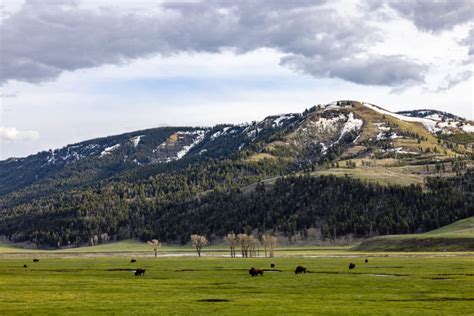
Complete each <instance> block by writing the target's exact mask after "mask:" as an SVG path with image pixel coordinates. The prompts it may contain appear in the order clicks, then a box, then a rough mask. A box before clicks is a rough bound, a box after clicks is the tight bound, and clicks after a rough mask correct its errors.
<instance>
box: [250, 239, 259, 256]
mask: <svg viewBox="0 0 474 316" xmlns="http://www.w3.org/2000/svg"><path fill="white" fill-rule="evenodd" d="M247 238H248V249H249V255H250V258H254V257H257V250H258V239H257V238H255V237H253V236H252V235H250V236H248V237H247Z"/></svg>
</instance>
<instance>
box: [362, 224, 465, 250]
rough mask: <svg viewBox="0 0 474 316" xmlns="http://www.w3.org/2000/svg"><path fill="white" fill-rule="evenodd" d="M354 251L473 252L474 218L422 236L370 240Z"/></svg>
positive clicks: (383, 237)
mask: <svg viewBox="0 0 474 316" xmlns="http://www.w3.org/2000/svg"><path fill="white" fill-rule="evenodd" d="M356 250H371V251H474V217H470V218H466V219H463V220H459V221H457V222H454V223H452V224H450V225H447V226H444V227H441V228H438V229H435V230H432V231H430V232H427V233H424V234H409V235H389V236H381V237H375V238H370V239H368V240H366V241H364V242H363V243H362V244H360V245H359V246H357V247H356Z"/></svg>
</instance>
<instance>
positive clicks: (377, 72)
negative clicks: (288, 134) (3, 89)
mask: <svg viewBox="0 0 474 316" xmlns="http://www.w3.org/2000/svg"><path fill="white" fill-rule="evenodd" d="M328 3H329V2H326V1H323V0H320V1H305V0H301V1H296V0H295V1H276V0H275V1H258V2H257V1H250V0H242V1H236V2H230V1H229V2H227V1H206V2H193V3H171V4H170V3H167V4H163V5H161V6H157V7H153V10H150V12H147V14H143V13H137V12H131V11H130V12H129V11H123V10H122V11H119V10H115V9H113V8H100V7H99V8H97V9H96V10H92V9H84V8H81V7H80V6H78V4H77V3H76V2H67V1H61V0H58V1H55V2H54V5H51V4H50V3H49V2H48V4H44V3H43V2H42V3H40V2H37V1H32V0H30V1H27V2H26V3H25V4H24V6H23V7H22V8H21V9H20V10H19V11H17V12H15V13H13V14H11V15H9V16H8V17H7V18H6V19H5V20H4V21H3V23H2V25H1V26H2V29H3V34H4V38H3V41H2V46H1V47H0V54H2V55H3V58H2V60H0V63H1V66H2V72H1V74H0V84H2V83H5V82H7V81H9V80H18V81H25V82H31V83H39V82H43V81H47V80H54V79H56V78H57V77H58V76H60V75H61V74H62V73H63V72H65V71H75V70H78V69H86V68H94V67H99V66H102V65H106V64H123V63H127V62H129V61H131V60H134V59H139V58H149V57H150V56H156V55H161V56H170V55H173V54H179V53H183V52H191V53H194V52H197V53H201V52H206V53H220V52H222V51H223V50H228V49H231V50H233V51H235V52H236V53H245V52H249V51H254V50H257V49H261V48H270V49H274V50H277V51H279V52H281V53H282V54H284V55H285V57H284V58H283V59H282V60H281V63H280V64H281V65H284V66H289V67H291V68H293V69H297V70H299V71H304V72H306V73H308V74H311V75H313V76H315V77H331V78H340V79H343V80H346V81H350V82H355V83H359V84H368V85H382V86H397V85H399V84H406V83H407V82H413V83H420V82H423V80H424V78H423V76H424V73H425V72H424V70H425V66H424V65H422V64H419V63H417V62H416V61H413V60H411V61H408V60H406V59H403V58H401V57H394V56H383V55H377V54H370V59H369V58H368V57H365V59H364V58H361V57H360V55H364V54H365V55H367V52H368V50H369V49H370V48H371V47H373V46H375V45H376V43H377V42H381V41H383V36H382V35H381V32H380V31H379V30H378V29H376V28H375V27H374V26H371V25H370V24H369V23H366V21H365V20H364V19H365V18H364V17H363V16H359V15H357V14H344V15H342V14H341V13H340V12H339V10H337V9H336V8H334V7H332V6H331V5H329V4H328ZM355 26H356V27H355ZM20 39H21V40H20ZM384 62H388V64H387V65H384ZM397 66H398V67H403V69H397V68H396V67H397ZM370 76H372V77H370Z"/></svg>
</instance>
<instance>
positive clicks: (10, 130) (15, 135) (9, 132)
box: [0, 126, 39, 141]
mask: <svg viewBox="0 0 474 316" xmlns="http://www.w3.org/2000/svg"><path fill="white" fill-rule="evenodd" d="M38 138H39V133H38V132H37V131H31V130H25V131H20V130H18V129H16V128H15V127H3V126H0V140H3V141H29V140H37V139H38Z"/></svg>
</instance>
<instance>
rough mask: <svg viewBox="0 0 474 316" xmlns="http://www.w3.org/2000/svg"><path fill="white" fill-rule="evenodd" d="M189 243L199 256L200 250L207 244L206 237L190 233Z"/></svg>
mask: <svg viewBox="0 0 474 316" xmlns="http://www.w3.org/2000/svg"><path fill="white" fill-rule="evenodd" d="M191 243H192V245H193V247H194V248H196V252H197V254H198V256H199V257H201V250H202V248H203V247H204V246H206V245H207V244H208V241H207V238H206V237H205V236H201V235H196V234H194V235H191Z"/></svg>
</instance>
